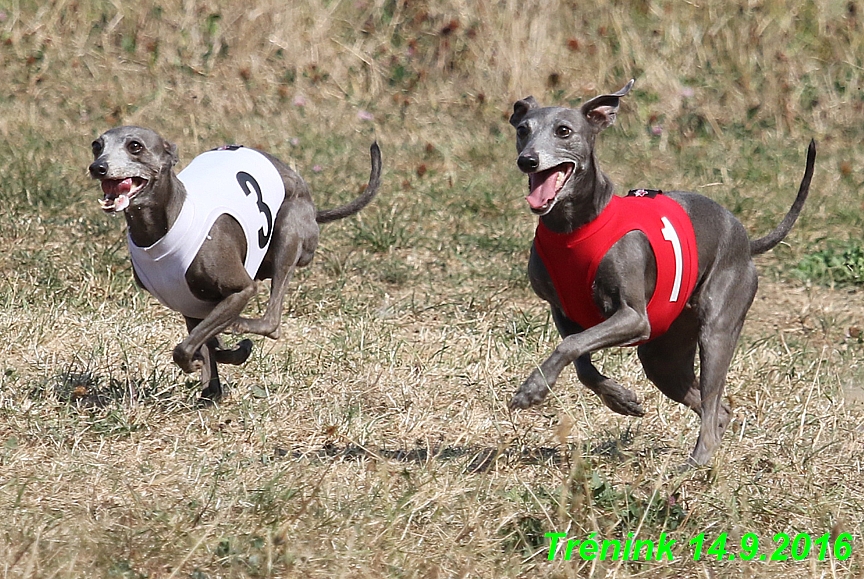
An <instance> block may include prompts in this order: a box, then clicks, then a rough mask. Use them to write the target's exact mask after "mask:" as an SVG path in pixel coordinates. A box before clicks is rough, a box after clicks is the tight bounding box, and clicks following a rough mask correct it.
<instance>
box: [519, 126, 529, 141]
mask: <svg viewBox="0 0 864 579" xmlns="http://www.w3.org/2000/svg"><path fill="white" fill-rule="evenodd" d="M530 132H531V131H529V130H528V127H526V126H525V125H519V126H518V127H516V136H517V137H519V138H520V139H524V138H525V137H527V136H528V133H530Z"/></svg>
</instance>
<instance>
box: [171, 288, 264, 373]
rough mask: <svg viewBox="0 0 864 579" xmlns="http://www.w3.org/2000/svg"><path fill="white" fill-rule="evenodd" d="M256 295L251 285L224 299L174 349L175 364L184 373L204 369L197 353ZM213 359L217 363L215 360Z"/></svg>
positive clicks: (235, 317) (234, 318)
mask: <svg viewBox="0 0 864 579" xmlns="http://www.w3.org/2000/svg"><path fill="white" fill-rule="evenodd" d="M254 293H255V284H252V283H250V284H249V285H248V286H246V287H245V288H243V289H241V290H240V291H238V292H236V293H233V294H231V295H230V296H228V297H226V298H225V299H223V300H222V301H221V302H219V304H218V305H217V306H216V307H215V308H213V311H212V312H210V315H208V316H207V317H206V318H204V319H203V320H201V322H199V323H198V324H197V325H196V326H195V327H194V328H193V329H192V331H190V332H189V335H188V336H186V339H185V340H183V341H182V342H180V343H179V344H177V346H176V347H175V348H174V353H173V357H174V363H175V364H177V365H178V366H180V368H181V369H182V370H183V371H184V372H195V371H196V370H200V369H201V368H202V367H203V362H202V360H201V359H198V358H195V353H196V352H197V351H198V350H199V349H200V348H201V346H203V345H205V344H206V343H207V341H208V340H210V338H213V337H215V336H217V335H218V334H219V333H220V332H222V331H223V330H225V328H227V327H228V326H230V325H231V323H232V322H233V321H234V320H236V319H237V316H239V315H240V312H242V311H243V308H244V307H246V304H247V302H249V299H250V298H251V297H252V295H253V294H254ZM211 358H213V360H214V363H215V358H214V357H213V356H211Z"/></svg>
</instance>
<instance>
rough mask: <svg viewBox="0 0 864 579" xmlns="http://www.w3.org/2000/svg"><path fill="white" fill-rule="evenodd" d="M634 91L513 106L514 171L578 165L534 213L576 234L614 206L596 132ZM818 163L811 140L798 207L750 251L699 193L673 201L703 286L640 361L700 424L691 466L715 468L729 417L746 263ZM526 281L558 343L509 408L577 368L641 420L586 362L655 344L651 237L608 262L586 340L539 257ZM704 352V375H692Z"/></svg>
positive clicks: (632, 400)
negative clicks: (690, 234)
mask: <svg viewBox="0 0 864 579" xmlns="http://www.w3.org/2000/svg"><path fill="white" fill-rule="evenodd" d="M633 82H634V81H633V80H631V81H630V82H629V83H627V85H626V86H625V87H624V88H622V89H621V90H620V91H618V92H617V93H613V94H610V95H601V96H598V97H596V98H593V99H591V100H589V101H587V102H586V103H584V104H583V105H582V106H581V107H580V108H579V110H575V109H568V108H561V107H548V108H541V107H540V106H539V105H538V104H537V102H536V101H535V100H534V99H533V98H532V97H528V98H526V99H523V100H520V101H518V102H517V103H516V104H515V105H514V106H513V115H512V117H511V118H510V123H511V124H512V125H513V126H514V127H516V131H517V140H516V149H517V151H518V158H517V165H518V166H519V168H520V169H521V170H522V171H523V172H524V173H526V174H528V175H530V174H532V173H538V172H540V171H544V170H547V169H550V168H552V167H557V166H561V165H562V164H563V163H570V164H572V165H571V167H572V172H570V173H569V175H568V178H567V180H566V181H565V182H564V183H563V185H561V186H560V189H558V192H557V194H556V195H555V197H554V198H553V199H551V200H550V201H548V202H546V203H545V204H544V205H543V206H541V207H538V208H534V207H532V210H533V211H534V212H535V213H536V214H538V215H540V219H541V220H543V222H544V224H545V225H546V226H547V227H548V228H549V229H551V230H552V231H556V232H559V233H565V232H570V231H573V230H575V229H577V228H578V227H580V226H582V225H584V224H586V223H588V222H590V221H592V220H593V219H595V218H596V217H597V216H598V215H599V214H600V212H601V211H602V210H603V209H604V208H605V207H606V205H607V204H608V203H609V200H610V199H611V197H612V192H613V185H612V183H611V182H610V181H609V179H608V178H607V177H606V175H604V174H603V172H602V171H600V169H599V167H598V165H597V159H596V157H595V155H594V141H595V137H596V136H597V134H598V133H599V132H600V131H601V130H603V129H604V128H606V127H608V126H610V125H612V124H613V123H614V122H615V116H616V114H617V112H618V105H619V102H620V98H621V97H623V96H624V95H626V94H627V93H628V92H629V90H630V88H631V87H632V86H633ZM815 157H816V145H815V143H814V142H813V141H811V142H810V146H809V148H808V151H807V166H806V169H805V174H804V178H803V180H802V182H801V185H800V187H799V190H798V195H797V197H796V199H795V202H794V204H793V205H792V208H791V209H790V210H789V212H788V213H787V215H786V216H785V218H784V219H783V221H782V222H781V223H780V224H779V225H778V226H777V227H776V228H775V230H774V231H772V232H771V233H769V234H768V235H766V236H765V237H763V238H760V239H757V240H754V241H752V242H751V241H750V240H749V238H748V236H747V232H746V231H745V230H744V227H743V226H742V225H741V223H740V222H739V221H738V220H737V219H736V218H735V217H734V216H733V215H732V214H731V213H730V212H729V211H727V210H726V209H724V208H723V207H721V206H720V205H718V204H717V203H715V202H714V201H712V200H710V199H708V198H707V197H704V196H701V195H698V194H695V193H688V192H680V191H673V192H669V193H667V195H668V196H669V197H671V198H673V199H674V200H676V201H677V202H679V203H680V204H681V205H682V206H683V207H684V209H685V211H686V212H687V213H688V215H689V216H690V219H691V220H692V223H693V228H694V230H695V233H696V244H697V247H698V254H699V274H698V280H697V283H696V288H695V290H694V292H693V295H692V296H691V298H690V300H689V301H688V303H687V306H686V307H685V309H684V311H683V312H682V313H681V314H680V315H679V316H678V318H677V319H676V320H675V322H674V323H673V324H672V326H671V328H670V329H669V331H668V332H667V333H665V334H663V335H662V336H659V337H657V338H656V339H654V340H651V341H649V342H647V343H644V344H642V345H640V346H639V347H638V355H639V359H640V361H641V362H642V366H643V368H644V370H645V374H646V375H647V377H648V379H649V380H651V381H652V382H653V383H654V384H655V385H656V386H657V387H658V388H659V389H660V390H661V391H662V392H663V393H664V394H665V395H666V396H668V397H669V398H671V399H673V400H676V401H678V402H680V403H682V404H684V405H686V406H688V407H689V408H691V409H692V410H693V411H694V412H696V413H697V414H698V415H699V416H700V418H701V428H700V431H699V438H698V440H697V442H696V447H695V448H694V450H693V452H692V454H691V455H690V460H689V464H691V465H700V464H705V463H707V462H708V461H709V460H710V459H711V457H712V455H713V454H714V452H715V450H716V449H717V447H718V446H719V444H720V440H721V438H722V436H723V433H724V431H725V430H726V426H727V425H728V423H729V420H730V418H731V413H730V409H729V407H728V406H727V405H726V404H725V403H724V402H723V401H722V395H723V388H724V386H725V381H726V372H727V370H728V368H729V364H730V362H731V360H732V355H733V353H734V351H735V345H736V343H737V341H738V336H739V333H740V331H741V327H742V325H743V323H744V318H745V316H746V314H747V310H748V309H749V308H750V305H751V303H752V302H753V298H754V296H755V295H756V289H757V285H758V284H757V277H756V268H755V267H754V265H753V261H752V259H751V257H752V256H753V255H756V254H758V253H762V252H764V251H767V250H769V249H771V247H773V246H774V245H776V244H777V243H779V242H780V241H781V240H782V239H783V238H784V237H785V236H786V234H787V233H788V232H789V230H790V229H791V228H792V225H793V224H794V223H795V220H796V219H797V217H798V214H799V213H800V211H801V209H802V207H803V205H804V201H805V200H806V198H807V193H808V191H809V187H810V181H811V178H812V175H813V165H814V161H815ZM565 167H566V165H565ZM535 203H536V201H535ZM528 276H529V278H530V281H531V286H532V287H533V289H534V291H535V293H537V295H538V296H540V297H541V298H543V299H544V300H546V301H547V302H549V304H550V306H551V308H552V317H553V319H554V321H555V324H556V326H557V328H558V331H559V333H560V334H561V336H562V338H563V341H562V342H561V344H560V345H559V346H558V347H557V348H556V349H555V351H554V352H553V353H552V355H551V356H549V358H547V359H546V360H545V361H544V362H543V363H542V364H541V365H540V366H539V367H537V368H536V369H535V370H534V371H533V372H532V373H531V375H530V376H529V377H528V379H527V380H526V381H525V382H524V383H523V384H522V386H521V387H520V388H519V390H518V391H517V392H516V394H515V395H514V397H513V399H512V401H511V402H510V406H511V408H526V407H528V406H531V405H533V404H538V403H540V402H542V401H543V400H544V399H545V398H546V395H547V393H548V392H549V389H550V388H551V387H552V386H553V385H554V384H555V382H556V381H557V380H558V376H559V375H560V373H561V371H562V370H563V369H564V368H565V367H566V366H567V364H569V363H570V362H573V363H574V365H575V366H576V372H577V375H578V377H579V380H580V381H581V382H582V383H583V384H584V385H586V386H587V387H588V388H589V389H591V390H592V391H593V392H595V393H596V394H597V395H598V396H600V398H601V400H602V401H603V403H604V404H606V406H608V407H609V408H611V409H612V410H614V411H615V412H618V413H620V414H624V415H631V416H641V415H643V414H644V410H643V409H642V406H641V404H640V403H639V400H638V398H637V396H636V395H635V394H634V393H633V392H632V391H631V390H629V389H627V388H625V387H623V386H621V385H620V384H618V383H617V382H615V381H614V380H612V379H611V378H608V377H606V376H604V375H603V374H601V373H600V372H599V371H598V370H597V368H596V367H595V366H594V365H593V364H592V363H591V353H592V352H594V351H597V350H599V349H601V348H608V347H610V346H620V345H625V344H628V343H634V342H638V341H640V340H644V339H647V338H648V337H649V335H650V330H651V328H650V324H649V322H648V317H647V313H646V306H647V303H648V300H650V298H651V295H652V294H653V291H654V284H655V282H656V263H655V260H654V255H653V252H652V251H651V247H650V245H649V243H648V240H647V238H646V237H645V235H644V234H643V233H641V232H638V231H634V232H631V233H628V234H627V235H625V236H624V237H623V238H622V239H621V240H620V241H618V242H617V243H616V244H615V245H614V246H613V247H612V248H611V249H610V250H609V252H608V253H607V254H606V256H605V257H604V258H603V260H602V262H601V263H600V267H599V269H598V271H597V278H596V282H595V287H594V301H595V303H596V305H597V306H598V307H599V308H600V311H601V312H602V313H603V317H604V318H606V319H605V321H604V322H602V323H600V324H598V325H597V326H595V327H593V328H589V329H588V330H584V331H583V329H582V328H580V327H579V326H578V325H577V324H576V323H574V322H573V321H571V320H569V319H568V318H567V317H566V316H565V315H564V313H563V310H562V308H561V303H560V301H559V299H558V296H557V294H556V291H555V288H554V286H553V284H552V281H551V279H550V278H549V274H548V273H547V271H546V268H545V267H544V265H543V262H542V261H541V260H540V258H539V257H538V255H537V253H536V252H535V251H534V249H533V248H532V251H531V257H530V260H529V263H528ZM697 347H698V352H699V361H700V369H701V370H700V375H699V377H698V378H697V377H696V375H695V369H694V361H695V356H696V352H697Z"/></svg>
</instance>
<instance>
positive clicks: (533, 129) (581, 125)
mask: <svg viewBox="0 0 864 579" xmlns="http://www.w3.org/2000/svg"><path fill="white" fill-rule="evenodd" d="M633 82H634V81H633V80H631V81H630V82H628V83H627V85H626V86H625V87H624V88H622V89H621V90H619V91H618V92H616V93H613V94H606V95H600V96H598V97H594V98H593V99H591V100H589V101H587V102H586V103H584V104H583V105H582V106H581V107H579V109H578V110H577V109H568V108H563V107H541V106H540V105H539V104H537V101H536V100H534V97H530V96H529V97H527V98H524V99H522V100H520V101H517V102H516V104H514V105H513V115H512V116H511V117H510V124H511V125H513V126H514V127H516V150H517V152H518V153H519V156H518V158H517V160H516V164H517V165H518V166H519V169H520V170H521V171H522V172H523V173H526V174H527V175H528V188H529V193H528V196H527V197H526V200H527V201H528V205H529V206H530V207H531V211H533V212H534V213H535V214H537V215H546V214H547V213H549V212H550V211H551V210H552V208H553V207H554V206H555V204H556V203H557V202H558V201H560V200H561V199H564V198H566V197H567V196H568V195H571V194H573V192H574V189H575V186H574V179H572V177H573V176H574V175H579V174H580V173H582V172H583V171H585V170H586V169H587V168H588V166H589V164H590V162H591V158H592V155H593V150H594V137H595V136H596V135H597V133H599V132H600V131H602V130H603V129H605V128H606V127H609V126H611V125H612V124H613V123H614V122H615V115H616V114H617V113H618V105H619V102H620V100H621V97H622V96H624V95H626V94H627V93H628V92H630V89H631V88H632V87H633Z"/></svg>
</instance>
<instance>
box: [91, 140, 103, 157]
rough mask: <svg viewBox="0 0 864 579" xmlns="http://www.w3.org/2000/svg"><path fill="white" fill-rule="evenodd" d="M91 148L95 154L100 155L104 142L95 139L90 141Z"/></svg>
mask: <svg viewBox="0 0 864 579" xmlns="http://www.w3.org/2000/svg"><path fill="white" fill-rule="evenodd" d="M90 148H91V149H93V156H94V157H98V156H99V155H101V154H102V143H101V142H99V141H93V142H92V143H90Z"/></svg>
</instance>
